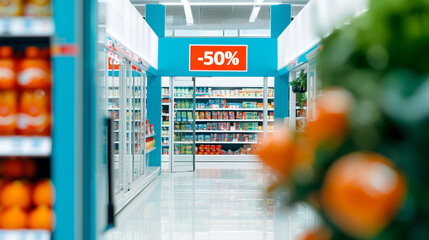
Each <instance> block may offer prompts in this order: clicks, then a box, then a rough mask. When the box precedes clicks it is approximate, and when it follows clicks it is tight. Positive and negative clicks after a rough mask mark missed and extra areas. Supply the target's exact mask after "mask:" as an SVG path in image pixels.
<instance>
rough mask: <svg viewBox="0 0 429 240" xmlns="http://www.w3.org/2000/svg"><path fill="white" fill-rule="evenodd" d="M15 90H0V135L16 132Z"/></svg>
mask: <svg viewBox="0 0 429 240" xmlns="http://www.w3.org/2000/svg"><path fill="white" fill-rule="evenodd" d="M16 100H17V95H16V92H15V91H0V135H13V134H15V129H16V124H17V114H16V113H17V104H16Z"/></svg>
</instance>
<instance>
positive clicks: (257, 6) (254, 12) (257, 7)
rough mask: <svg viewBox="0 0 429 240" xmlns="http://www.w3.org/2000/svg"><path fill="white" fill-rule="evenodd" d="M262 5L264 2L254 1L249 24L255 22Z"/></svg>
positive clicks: (260, 0)
mask: <svg viewBox="0 0 429 240" xmlns="http://www.w3.org/2000/svg"><path fill="white" fill-rule="evenodd" d="M262 3H264V0H255V3H254V5H253V9H252V13H251V14H250V18H249V22H255V21H256V18H257V17H258V14H259V11H260V10H261V4H262Z"/></svg>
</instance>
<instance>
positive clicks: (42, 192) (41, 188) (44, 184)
mask: <svg viewBox="0 0 429 240" xmlns="http://www.w3.org/2000/svg"><path fill="white" fill-rule="evenodd" d="M54 200H55V192H54V187H53V186H52V182H51V181H50V180H41V181H39V182H38V183H37V184H36V186H35V187H34V190H33V201H34V204H35V205H47V206H49V207H52V205H53V204H54Z"/></svg>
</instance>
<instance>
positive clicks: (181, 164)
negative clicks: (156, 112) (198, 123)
mask: <svg viewBox="0 0 429 240" xmlns="http://www.w3.org/2000/svg"><path fill="white" fill-rule="evenodd" d="M170 86H171V87H172V88H173V98H172V101H171V102H172V104H174V107H173V111H172V112H171V113H170V116H171V115H173V116H171V119H172V120H173V124H171V128H172V131H171V134H172V136H171V137H170V139H172V140H173V141H172V142H173V144H172V151H171V152H172V153H173V154H170V171H171V172H188V171H195V98H194V93H195V78H192V79H188V80H177V79H174V82H173V80H172V78H171V80H170Z"/></svg>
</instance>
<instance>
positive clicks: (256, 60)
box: [158, 38, 277, 77]
mask: <svg viewBox="0 0 429 240" xmlns="http://www.w3.org/2000/svg"><path fill="white" fill-rule="evenodd" d="M190 44H207V45H210V44H217V45H222V44H223V45H248V71H247V72H190V71H189V45H190ZM158 70H159V71H158V72H159V74H160V76H173V77H174V76H180V77H210V76H229V77H232V76H252V77H262V76H277V39H275V38H160V39H159V69H158Z"/></svg>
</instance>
